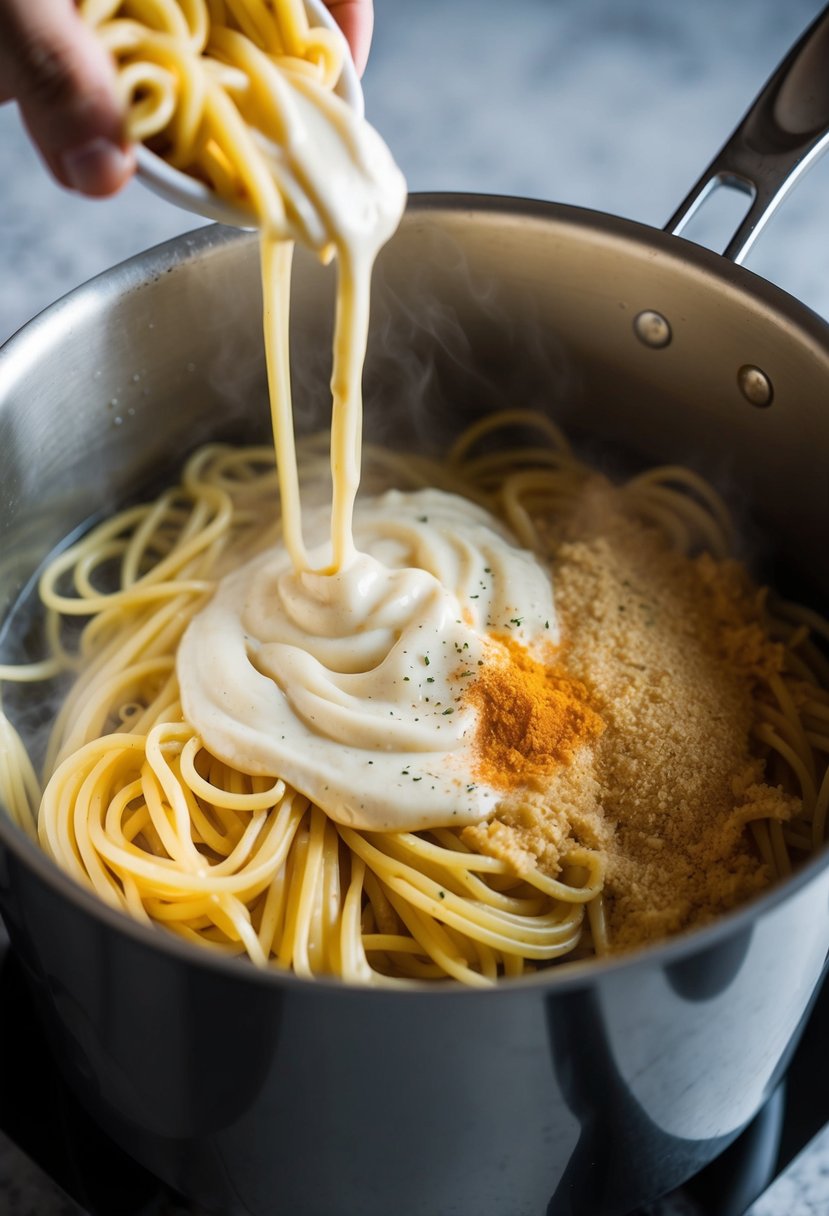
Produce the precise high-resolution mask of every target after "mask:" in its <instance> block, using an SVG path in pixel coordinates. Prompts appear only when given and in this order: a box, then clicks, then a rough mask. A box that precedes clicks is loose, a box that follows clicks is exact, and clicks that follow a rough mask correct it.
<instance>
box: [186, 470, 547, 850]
mask: <svg viewBox="0 0 829 1216" xmlns="http://www.w3.org/2000/svg"><path fill="white" fill-rule="evenodd" d="M327 521H328V514H327V512H317V513H315V514H314V516H313V517H312V518H311V519H310V520H309V529H308V530H309V536H310V535H312V534H315V535H316V536H322V535H324V529H325V525H326V524H327ZM354 540H355V543H356V547H357V550H358V552H357V553H356V554H355V556H354V557H353V559H352V561H351V562H350V563H349V565H347V566H346V567H344V568H343V569H341V570H340V571H338V572H337V573H334V574H320V573H316V572H313V571H304V572H297V571H296V570H295V569H294V567H293V566H292V564H291V562H290V560H289V558H288V555H287V553H286V552H285V550H284V549H281V550H279V551H277V552H273V553H267V554H265V555H263V556H260V557H258V558H255V559H254V560H253V561H251V562H249V563H248V564H247V565H246V566H244V567H242V568H241V569H240V570H237V571H236V572H234V573H233V574H230V575H228V576H227V577H226V578H225V579H224V580H223V581H222V582H221V584H220V585H219V588H218V590H217V592H216V594H215V596H214V597H213V599H212V600H211V602H210V603H209V604H208V606H207V607H206V608H205V609H204V610H203V611H202V612H201V613H200V614H199V615H198V616H197V617H196V618H195V619H194V620H193V622H192V623H191V625H190V626H189V628H188V630H187V632H186V633H185V635H184V639H183V641H182V643H181V645H180V647H179V653H178V676H179V682H180V685H181V694H182V704H183V708H184V712H185V715H186V716H187V718H188V720H189V721H191V722H192V723H193V724H194V725H195V726H196V728H197V729H198V731H199V733H200V734H201V736H202V738H203V740H204V743H205V745H206V746H207V748H208V749H209V750H210V751H211V752H213V753H214V754H215V755H217V756H219V757H220V758H221V759H222V760H224V761H226V762H227V763H229V764H232V765H234V766H235V767H236V768H240V769H242V770H244V771H247V772H254V773H263V774H268V775H276V774H279V775H280V776H282V777H284V778H285V779H286V780H287V781H289V782H290V783H291V784H292V785H294V786H295V787H296V788H297V789H299V790H300V791H301V792H302V793H304V794H306V795H307V796H308V797H309V798H312V799H313V800H314V801H315V802H316V803H318V804H319V805H320V806H321V807H322V808H323V809H324V810H325V811H326V812H327V813H328V814H329V815H330V816H331V818H332V819H334V820H336V821H337V822H339V823H346V824H349V825H351V826H353V827H358V828H365V829H369V830H382V829H394V830H397V831H413V830H416V829H420V828H425V827H434V826H438V825H441V824H443V825H446V824H451V825H460V824H467V823H474V822H477V821H478V820H480V819H482V818H483V817H485V816H486V815H487V814H488V813H489V812H490V811H491V810H492V808H493V807H494V805H495V802H496V801H497V799H498V795H497V794H496V792H495V791H494V790H492V789H491V788H490V787H488V786H486V785H483V784H481V783H480V782H478V781H476V780H475V778H474V775H473V768H474V755H473V752H472V740H473V736H474V732H475V724H476V723H475V711H474V710H473V709H472V708H470V707H464V705H463V704H462V702H463V698H464V693H465V691H466V689H467V688H468V686H469V684H470V682H471V681H472V680H474V679H475V677H476V675H477V673H478V670H479V668H478V664H479V661H483V656H484V653H485V649H486V634H488V633H490V632H493V631H495V632H500V633H508V634H510V635H511V636H512V637H514V638H515V639H516V640H518V641H520V642H522V643H523V644H525V645H528V644H531V643H532V642H533V641H534V640H536V639H538V640H543V641H545V642H555V641H557V637H558V635H557V629H556V624H555V610H554V606H553V593H552V586H551V583H550V579H549V576H548V574H547V573H546V571H545V570H544V569H543V568H542V567H541V566H540V565H539V564H538V562H537V561H536V560H535V558H534V557H533V556H532V554H530V553H527V552H526V551H524V550H521V549H519V548H518V547H517V546H516V544H515V541H514V539H513V538H512V537H510V536H509V535H508V534H507V533H506V531H505V530H504V529H503V528H502V527H501V525H500V524H499V523H498V522H497V521H496V520H494V519H493V518H492V517H491V516H490V515H488V513H487V512H485V511H483V510H482V509H481V508H480V507H477V506H475V505H474V504H473V503H470V502H469V501H468V500H467V499H464V498H460V497H458V496H456V495H452V494H444V493H442V492H440V491H438V490H420V491H418V492H416V493H409V494H402V493H399V492H397V491H391V492H389V493H387V494H384V495H382V496H381V497H379V498H374V499H367V500H365V501H362V502H360V503H358V506H357V511H356V515H355V521H354ZM311 555H312V556H313V557H314V558H315V559H317V560H318V561H319V562H321V563H324V562H325V561H326V559H327V557H328V545H327V544H323V545H322V546H321V547H320V548H318V549H314V550H312V554H311Z"/></svg>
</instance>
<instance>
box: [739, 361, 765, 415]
mask: <svg viewBox="0 0 829 1216" xmlns="http://www.w3.org/2000/svg"><path fill="white" fill-rule="evenodd" d="M737 383H738V385H739V386H740V392H741V393H742V394H743V396H744V397H745V399H746V401H750V402H751V404H752V405H756V406H759V407H760V408H761V409H764V408H765V407H766V406H767V405H771V403H772V399H773V398H774V385H773V384H772V382H771V380H769V378H768V376H767V375H766V373H765V372H764V371H763V370H762V369H761V368H759V367H755V366H754V364H753V363H744V364H743V366H742V367H741V368H740V370H739V371H738V372H737Z"/></svg>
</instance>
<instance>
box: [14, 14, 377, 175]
mask: <svg viewBox="0 0 829 1216" xmlns="http://www.w3.org/2000/svg"><path fill="white" fill-rule="evenodd" d="M325 3H326V5H327V7H328V8H329V9H330V10H331V13H332V15H333V16H334V18H335V20H336V21H337V23H338V24H339V26H340V28H341V29H342V31H343V33H344V34H345V36H346V38H347V40H348V43H349V45H350V47H351V51H352V54H353V56H354V61H355V63H356V65H357V70H358V71H359V72H360V73H361V74H362V72H363V69H364V68H365V64H366V59H367V58H368V49H369V45H370V43H371V32H372V24H373V5H372V0H325ZM4 101H17V103H18V104H19V106H20V111H21V114H22V116H23V121H24V122H25V124H26V127H27V128H28V131H29V134H30V135H31V137H32V139H33V140H34V142H35V144H37V146H38V148H39V149H40V153H41V155H42V156H43V159H44V160H45V161H46V164H47V165H48V166H49V169H50V170H51V172H52V174H53V176H54V177H55V178H57V180H58V181H59V182H60V183H61V184H62V185H64V186H68V187H69V188H70V189H72V190H77V191H79V192H80V193H81V194H88V195H93V196H97V197H102V196H106V195H109V194H114V193H115V192H116V191H117V190H120V188H121V187H122V186H123V185H124V183H125V182H126V181H127V180H128V179H129V178H130V177H131V176H132V174H133V171H134V169H135V154H134V152H133V150H132V148H131V147H129V145H128V144H127V143H126V141H125V139H124V133H123V113H122V111H121V107H120V105H119V103H118V99H117V96H116V93H115V69H114V67H113V65H112V62H111V61H110V58H109V56H108V55H107V53H106V51H105V50H104V49H103V47H102V46H101V45H100V43H99V42H98V40H97V39H96V38H95V36H94V34H93V33H92V32H91V30H89V29H88V28H87V26H86V25H85V24H84V22H83V21H82V20H81V18H80V16H79V15H78V12H77V9H76V8H75V5H74V3H73V0H0V102H4Z"/></svg>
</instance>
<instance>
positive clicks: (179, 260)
mask: <svg viewBox="0 0 829 1216" xmlns="http://www.w3.org/2000/svg"><path fill="white" fill-rule="evenodd" d="M464 212H466V213H469V214H471V215H474V214H476V213H483V214H487V215H492V214H496V215H499V214H500V215H504V216H510V217H513V218H516V219H521V218H523V219H528V220H537V221H540V222H542V223H544V224H545V225H547V226H549V224H550V222H551V221H553V222H554V225H558V226H559V227H562V228H564V229H566V228H571V229H579V230H589V231H591V232H592V233H594V234H596V233H601V234H602V235H604V236H606V237H610V238H612V239H614V240H616V241H618V242H620V243H622V244H625V245H628V246H630V245H639V246H643V247H644V248H645V249H646V251H647V252H648V254H649V255H650V256H653V257H655V258H656V257H658V258H665V259H667V260H669V261H671V262H674V263H676V264H677V265H678V266H679V267H681V268H682V270H683V271H684V272H686V273H687V271H688V269H689V267H691V268H692V269H693V270H695V271H696V272H698V273H701V274H703V275H704V276H708V277H710V278H712V279H713V280H715V281H717V282H719V283H720V284H721V285H723V286H725V285H727V286H728V287H730V288H731V289H733V290H736V291H738V292H742V293H745V294H748V295H750V296H751V297H752V298H753V300H754V301H756V300H758V299H759V300H760V301H761V302H762V303H763V304H764V305H765V306H766V307H768V308H770V309H772V310H774V311H775V312H779V313H780V314H782V316H781V319H785V321H786V322H788V323H789V324H793V325H795V326H796V327H797V328H798V329H799V330H800V331H801V332H805V334H806V335H807V336H808V337H809V339H810V340H811V341H812V342H814V343H816V344H817V345H819V346H822V347H823V348H824V350H826V351H829V324H827V322H826V321H824V320H823V318H822V317H820V316H819V315H818V314H817V313H815V312H814V311H813V310H812V309H810V308H809V307H807V306H806V305H805V304H802V303H801V302H800V301H799V300H797V299H796V298H795V297H793V296H791V295H790V294H789V293H788V292H786V291H784V290H783V289H782V288H780V287H777V286H775V285H774V284H773V283H770V282H768V280H766V279H763V278H762V277H761V276H759V275H757V274H754V273H753V272H752V271H750V270H747V269H746V268H745V267H743V266H739V265H736V264H735V263H734V262H731V261H729V260H728V259H727V258H725V257H723V256H721V255H720V254H717V253H714V252H712V251H711V250H709V249H706V248H705V247H703V246H701V245H697V244H695V243H694V242H692V241H689V240H686V239H685V238H683V237H680V236H675V235H672V234H670V233H666V232H663V231H661V230H660V229H657V228H652V227H650V226H649V225H647V224H643V223H640V222H638V221H636V220H629V219H626V218H623V217H621V216H615V215H610V214H607V213H604V212H601V211H594V210H590V209H588V208H585V207H576V206H572V205H569V204H563V203H551V202H546V201H543V200H535V199H528V198H520V197H512V196H508V195H490V194H472V193H463V194H459V193H448V192H447V193H439V192H434V193H419V194H414V195H410V196H409V204H408V207H407V217H408V218H411V217H414V218H428V217H429V215H435V214H440V213H449V214H451V213H456V214H457V213H464ZM255 239H256V236H255V233H253V232H250V231H241V230H238V229H231V228H226V227H223V226H222V225H219V224H210V225H207V226H205V227H203V228H197V229H195V230H194V231H191V232H188V233H184V234H182V235H181V236H178V237H174V238H173V239H172V240H169V241H165V242H163V243H162V244H160V245H156V246H153V247H151V248H150V249H147V250H145V251H143V252H142V253H139V254H136V255H134V256H133V257H131V258H129V259H127V260H126V261H124V262H121V263H119V264H117V265H115V266H113V267H111V268H109V269H108V270H105V271H103V272H102V273H101V274H99V275H96V276H95V277H94V278H92V279H90V280H88V281H87V282H86V283H83V284H81V285H80V286H78V287H76V288H74V289H73V290H72V291H70V292H68V293H67V294H65V295H64V296H62V297H61V298H59V299H58V300H56V301H55V302H54V303H53V304H50V305H49V306H48V307H47V308H45V309H44V310H43V311H42V312H41V313H39V314H38V315H37V316H35V317H34V318H32V319H31V320H30V321H28V322H26V323H25V324H24V325H23V326H22V327H21V328H20V329H19V330H18V331H17V332H16V333H15V334H13V335H12V336H11V337H10V338H9V339H8V341H7V342H6V343H5V344H4V345H3V346H2V347H0V409H2V406H3V399H4V390H5V387H6V383H7V381H10V380H15V379H19V376H20V371H19V364H20V363H21V362H22V364H23V366H24V368H25V366H26V364H27V362H29V361H34V360H37V361H40V360H42V358H43V351H44V349H45V348H48V343H49V331H50V328H51V327H52V325H57V324H59V323H60V318H61V316H62V313H63V311H64V310H65V309H66V308H67V307H72V308H73V310H77V307H78V303H79V302H80V303H81V304H83V302H84V300H85V298H86V299H88V301H89V303H90V304H92V302H93V300H94V302H95V304H96V307H100V303H101V294H102V291H103V293H104V298H109V299H114V298H117V297H119V296H121V295H123V294H125V293H127V292H131V291H135V290H139V289H141V288H143V287H144V286H146V285H147V284H148V283H152V282H154V281H155V280H157V279H159V278H161V277H162V275H164V274H166V273H168V272H169V271H172V270H174V269H175V268H176V267H177V266H180V265H183V264H185V263H189V262H191V261H193V260H194V259H195V258H198V257H200V256H202V255H203V254H204V253H205V252H206V251H209V250H213V249H222V248H229V247H232V246H233V245H235V244H236V243H237V242H241V243H249V242H250V241H252V240H255ZM0 848H2V849H7V850H8V851H9V852H11V853H12V854H14V856H15V857H16V859H17V860H18V861H19V862H20V863H21V864H23V865H24V866H26V867H27V868H29V869H31V870H32V871H34V874H35V876H36V877H37V878H38V879H39V880H41V881H42V882H43V883H44V884H46V885H47V886H48V887H50V888H52V890H53V891H54V892H56V893H57V894H58V895H60V896H61V897H65V898H66V899H67V900H68V901H69V902H70V903H74V904H76V905H78V906H79V907H80V909H81V910H82V911H83V912H85V913H88V914H89V915H90V916H92V917H93V918H96V919H98V920H100V921H102V922H103V923H104V925H105V926H106V927H107V928H108V929H112V930H114V931H115V932H118V933H123V934H125V935H126V936H127V937H129V938H131V939H132V940H133V942H134V943H135V944H136V945H137V946H142V947H145V948H150V949H158V950H160V951H161V952H162V953H163V954H165V955H167V956H168V957H170V958H171V959H174V960H180V961H181V962H183V963H187V964H189V965H191V966H202V967H205V968H206V969H208V970H213V971H218V972H219V973H220V974H221V975H223V976H224V977H225V978H228V979H230V978H234V979H236V980H238V981H239V982H240V983H247V984H264V985H266V986H274V987H282V986H283V985H286V986H288V987H289V988H295V989H299V990H304V991H306V992H308V993H309V994H310V993H312V992H314V991H324V992H327V993H329V994H333V993H337V994H340V995H342V996H346V995H349V994H363V995H369V994H370V997H369V999H373V1000H379V999H386V1000H401V999H405V1000H411V999H412V998H413V997H415V996H417V997H424V998H426V999H430V1000H447V999H456V998H457V999H461V1000H471V999H473V998H474V997H476V996H477V997H478V998H480V997H481V996H483V995H485V996H486V998H487V999H489V1000H493V999H505V998H507V997H509V995H510V994H520V993H523V992H526V991H527V990H531V991H533V992H536V993H541V994H544V995H547V994H549V995H552V994H554V993H558V992H568V991H571V990H573V989H574V988H582V987H585V986H589V985H590V984H591V983H593V982H594V977H595V980H596V981H598V980H600V979H602V978H603V977H606V976H612V975H614V974H615V973H616V972H618V971H620V970H625V971H629V970H636V969H637V968H641V967H646V968H651V967H653V966H657V967H663V968H665V967H668V966H671V965H674V964H677V963H680V962H682V961H683V960H685V959H688V958H689V957H691V956H693V955H697V954H701V953H703V952H705V951H708V950H711V949H714V948H716V947H717V946H718V945H719V944H721V943H722V942H723V941H724V940H725V939H726V938H729V937H731V936H732V935H736V934H738V933H740V932H741V931H743V930H746V929H748V928H750V927H751V926H752V925H753V923H754V922H755V920H759V919H760V918H761V917H762V916H764V915H765V914H766V913H767V912H770V911H772V910H773V909H774V908H775V907H777V906H778V905H779V904H781V903H783V902H784V901H785V900H788V899H789V898H790V897H792V896H794V895H796V894H797V893H798V892H799V891H801V890H803V889H804V888H805V887H806V886H808V885H809V884H810V883H812V882H813V881H814V880H815V879H816V878H817V877H818V876H819V875H820V874H821V873H822V872H823V871H824V870H825V869H827V868H829V849H827V848H826V847H825V846H824V848H823V849H822V850H821V851H820V852H819V853H817V854H816V855H814V856H813V857H811V858H810V859H809V861H808V862H806V863H805V864H804V865H803V866H802V868H800V869H799V870H797V871H796V872H795V873H794V874H792V875H791V876H790V877H789V878H787V879H785V880H784V881H782V882H777V883H775V884H774V885H773V886H771V887H770V888H769V889H768V890H767V891H765V892H764V893H763V894H762V895H759V896H757V897H755V898H754V899H751V900H749V901H747V902H745V903H743V904H740V905H739V906H738V907H736V908H734V909H731V910H730V911H728V912H726V913H724V914H723V915H722V916H719V917H717V919H716V920H715V921H714V922H712V923H711V924H710V925H705V926H702V927H700V928H697V929H692V930H688V931H686V932H684V933H681V934H679V935H676V936H674V937H671V938H668V939H667V940H665V941H663V942H658V943H656V944H655V945H650V946H643V947H639V948H638V949H636V950H633V951H631V952H630V953H626V954H623V955H618V956H613V957H610V958H605V959H598V958H591V959H583V960H580V961H575V962H567V961H563V962H561V963H557V964H554V965H552V966H549V967H547V968H544V969H542V970H540V971H537V972H535V973H533V974H532V975H529V976H523V977H520V978H517V979H511V980H502V981H499V982H498V983H496V984H494V985H492V986H491V987H488V988H477V987H476V988H471V987H467V986H465V985H462V984H453V983H451V982H447V983H435V982H429V981H426V980H419V981H418V980H413V981H409V982H403V983H400V984H399V986H395V987H392V988H385V987H382V986H380V987H373V986H368V985H362V984H352V983H347V982H344V981H343V980H341V979H339V978H337V977H334V976H319V977H315V978H314V979H307V978H304V977H302V976H298V975H295V974H294V973H293V972H290V971H281V970H277V969H276V968H274V967H269V968H266V969H259V968H258V967H254V966H252V965H250V964H246V963H245V962H244V960H240V959H239V958H236V957H233V958H228V957H226V956H224V955H221V954H219V953H218V952H216V953H214V952H213V951H211V950H207V949H204V948H202V947H199V946H196V945H194V944H192V943H190V942H187V941H183V940H181V939H179V938H177V937H176V936H175V935H174V934H172V933H164V932H163V931H162V930H158V929H153V928H148V927H147V926H145V925H143V924H141V923H140V922H139V921H136V920H134V919H133V918H131V917H129V916H127V915H126V914H125V913H122V912H120V911H118V910H116V909H114V908H111V907H110V906H109V905H108V904H106V903H105V902H104V901H103V900H101V899H100V898H99V897H98V896H97V895H95V894H94V892H92V891H91V890H89V889H87V888H85V887H82V886H80V884H78V883H76V882H75V881H74V880H73V879H72V878H70V877H69V875H68V874H66V873H65V872H64V871H63V870H61V869H60V868H59V867H58V866H57V865H56V864H55V863H54V862H53V861H52V860H51V858H49V857H48V855H47V854H46V853H45V852H44V851H43V850H42V849H41V848H39V846H38V845H37V844H36V843H35V842H34V841H33V840H31V839H30V838H29V837H28V836H27V835H26V834H25V832H23V830H22V829H20V828H19V827H17V825H16V824H15V823H14V822H13V821H12V819H11V818H10V816H9V815H8V814H7V813H6V812H5V810H3V809H2V808H0ZM0 861H4V859H0ZM5 864H7V862H5Z"/></svg>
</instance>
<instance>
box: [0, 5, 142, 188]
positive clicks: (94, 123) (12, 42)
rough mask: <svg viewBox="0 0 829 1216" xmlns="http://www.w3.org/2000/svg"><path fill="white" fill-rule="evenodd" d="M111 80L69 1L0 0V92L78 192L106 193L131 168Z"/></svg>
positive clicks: (100, 53)
mask: <svg viewBox="0 0 829 1216" xmlns="http://www.w3.org/2000/svg"><path fill="white" fill-rule="evenodd" d="M114 84H115V69H114V67H113V64H112V62H111V61H110V58H109V56H108V55H107V53H106V51H105V50H104V48H103V47H102V46H101V45H100V44H99V43H98V41H97V39H96V38H95V35H94V34H93V33H92V31H91V30H90V29H88V28H87V26H86V25H85V24H84V23H83V21H82V20H81V18H80V16H79V15H78V13H77V11H76V9H75V6H74V4H73V3H72V0H0V96H5V97H15V98H16V99H17V101H18V104H19V105H20V110H21V113H22V114H23V118H24V121H25V123H26V126H27V127H28V129H29V132H30V134H31V136H32V138H33V140H34V141H35V143H36V144H37V146H38V148H39V149H40V152H41V154H42V155H43V158H44V160H45V161H46V163H47V165H48V166H49V168H50V169H51V171H52V173H53V174H54V176H55V177H56V178H57V179H58V181H59V182H61V183H62V184H63V185H64V186H69V187H70V188H71V189H74V190H79V191H80V192H81V193H83V194H92V195H107V194H113V193H114V192H115V191H116V190H118V189H119V188H120V187H121V186H122V185H123V184H124V182H125V181H126V180H127V178H128V177H129V176H130V175H131V173H132V171H133V168H134V155H133V152H132V149H131V148H129V147H128V146H127V144H126V141H125V139H124V134H123V115H122V113H121V110H120V107H119V104H118V101H117V97H116V93H115V87H114Z"/></svg>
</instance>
